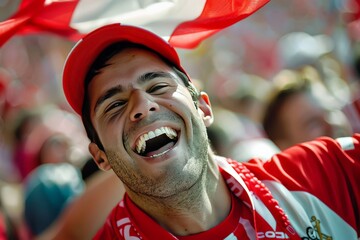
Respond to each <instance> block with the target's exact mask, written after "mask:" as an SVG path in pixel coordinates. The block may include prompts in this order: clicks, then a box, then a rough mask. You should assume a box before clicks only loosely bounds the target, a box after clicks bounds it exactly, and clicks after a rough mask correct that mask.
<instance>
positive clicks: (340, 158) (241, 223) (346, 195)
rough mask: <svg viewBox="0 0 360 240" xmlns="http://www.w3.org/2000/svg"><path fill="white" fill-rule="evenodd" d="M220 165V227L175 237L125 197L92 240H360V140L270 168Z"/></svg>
mask: <svg viewBox="0 0 360 240" xmlns="http://www.w3.org/2000/svg"><path fill="white" fill-rule="evenodd" d="M259 151H261V149H259ZM218 165H219V169H220V172H221V174H222V176H223V177H224V179H225V180H226V182H227V184H228V187H229V189H230V190H231V192H232V193H233V197H232V208H231V211H230V214H229V215H228V217H227V218H226V219H225V220H224V221H223V222H222V223H220V224H219V225H218V226H215V227H214V228H212V229H210V230H208V231H206V232H202V233H199V234H194V235H191V236H186V237H179V236H174V235H172V234H171V233H169V232H167V231H166V230H165V229H164V228H162V227H161V226H160V225H159V224H158V223H156V222H155V221H154V220H153V219H152V218H150V217H149V216H148V215H146V214H145V213H144V212H143V211H142V210H140V209H139V208H138V207H137V206H136V205H135V204H134V203H133V202H132V201H131V199H130V198H129V197H128V196H127V195H125V197H124V199H123V200H122V201H121V202H120V203H119V204H118V205H117V206H116V207H115V208H114V209H113V211H112V212H111V214H110V215H109V217H108V219H107V221H106V223H105V224H104V226H103V227H102V228H101V229H100V230H99V231H98V233H97V234H96V236H95V237H94V239H126V240H130V239H131V240H136V239H181V240H193V239H226V240H232V239H234V240H235V239H302V240H310V239H319V240H320V239H334V240H335V239H346V240H358V239H359V236H360V189H359V183H360V134H356V135H354V136H353V137H347V138H340V139H337V140H333V139H330V138H319V139H317V140H316V141H312V142H308V143H304V144H300V145H297V146H294V147H292V148H289V149H288V150H285V151H284V152H282V153H280V154H277V155H275V156H274V157H273V158H272V159H270V160H269V161H262V160H258V159H252V160H250V161H249V162H246V163H239V162H236V161H234V160H230V159H227V160H220V161H219V162H218Z"/></svg>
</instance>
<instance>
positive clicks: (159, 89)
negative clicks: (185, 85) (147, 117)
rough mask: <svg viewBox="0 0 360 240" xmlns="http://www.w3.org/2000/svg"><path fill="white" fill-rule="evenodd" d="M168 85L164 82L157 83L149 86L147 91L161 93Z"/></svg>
mask: <svg viewBox="0 0 360 240" xmlns="http://www.w3.org/2000/svg"><path fill="white" fill-rule="evenodd" d="M168 86H169V85H168V84H166V83H159V84H156V85H154V86H152V87H151V88H149V89H148V90H147V92H148V93H152V94H162V93H165V92H166V87H168Z"/></svg>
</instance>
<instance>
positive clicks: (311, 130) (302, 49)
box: [0, 0, 360, 239]
mask: <svg viewBox="0 0 360 240" xmlns="http://www.w3.org/2000/svg"><path fill="white" fill-rule="evenodd" d="M348 2H350V1H340V0H339V1H336V0H332V1H325V0H324V1H320V0H316V1H314V0H306V1H292V2H289V1H287V0H279V1H273V2H270V3H269V4H268V5H267V6H266V7H265V8H263V9H262V10H261V11H259V12H258V13H257V14H255V15H253V16H251V17H250V18H248V19H246V20H244V21H242V22H240V23H237V24H235V25H234V26H232V27H230V28H228V29H225V30H223V31H222V32H221V33H219V34H217V35H215V36H214V37H212V38H210V39H208V40H206V41H205V42H204V43H202V44H201V45H200V46H199V47H198V48H197V49H193V50H181V49H179V52H180V55H181V57H182V62H183V65H184V68H185V69H188V71H189V75H190V76H192V77H193V78H194V81H195V83H196V85H197V86H198V88H200V89H201V90H204V91H206V92H208V93H209V95H210V97H211V99H212V106H213V109H214V112H215V123H214V124H213V126H211V127H210V128H209V129H208V134H209V139H210V142H211V145H212V146H213V148H214V150H215V152H216V153H218V154H219V155H224V156H228V157H231V158H233V159H237V160H238V161H247V160H248V159H250V158H252V157H259V158H262V159H264V160H265V159H267V158H269V157H270V156H271V155H273V154H275V153H277V152H279V151H281V150H284V149H286V148H288V147H289V146H292V145H294V144H297V143H300V142H304V141H309V140H312V139H314V138H317V137H319V136H330V137H334V138H336V137H341V136H348V135H351V134H352V133H354V132H359V131H360V126H359V125H360V121H359V119H360V100H359V99H360V86H359V84H360V82H359V81H360V47H359V46H360V45H359V44H358V39H356V38H355V37H354V34H353V33H351V32H349V29H348V28H347V24H348V22H347V21H346V19H345V17H344V16H345V15H346V13H347V8H346V3H348ZM73 44H74V43H72V42H69V41H67V40H65V39H60V38H58V37H56V36H49V35H41V36H17V37H14V38H12V39H11V40H10V41H9V42H8V43H6V44H5V46H4V47H3V48H2V49H0V131H1V134H0V216H2V217H1V218H0V226H1V225H3V226H5V227H6V229H7V232H6V233H1V232H0V234H7V235H8V239H32V238H33V237H34V236H39V235H41V234H42V233H43V232H44V231H46V229H48V228H49V227H50V226H51V225H52V224H54V222H56V220H57V218H58V217H59V216H60V215H61V214H62V213H63V211H64V209H65V208H66V207H67V206H68V205H69V204H71V202H72V201H73V199H75V198H76V197H77V196H79V195H81V194H83V193H84V191H85V189H86V187H87V183H88V180H89V179H90V177H91V176H92V175H93V173H94V172H96V171H97V168H96V167H95V166H94V164H92V161H91V159H90V155H89V154H88V151H87V145H88V139H87V137H86V134H85V132H84V129H83V127H82V123H81V119H80V118H79V116H77V115H75V114H74V113H73V112H72V111H71V110H70V108H69V106H68V105H67V103H66V101H65V99H64V96H63V93H62V87H61V72H62V66H63V63H64V61H65V58H66V55H67V53H68V52H69V51H70V49H71V47H72V46H73ZM0 229H1V228H0ZM1 237H2V236H0V239H2V238H1ZM4 239H6V238H4Z"/></svg>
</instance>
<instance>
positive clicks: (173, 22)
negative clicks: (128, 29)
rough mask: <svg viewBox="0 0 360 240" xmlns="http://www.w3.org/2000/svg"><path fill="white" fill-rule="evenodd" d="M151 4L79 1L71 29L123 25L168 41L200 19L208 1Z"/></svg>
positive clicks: (180, 0)
mask: <svg viewBox="0 0 360 240" xmlns="http://www.w3.org/2000/svg"><path fill="white" fill-rule="evenodd" d="M145 2H146V3H145ZM148 2H149V1H140V0H139V1H134V0H123V1H117V0H108V1H96V0H80V2H79V3H78V5H77V7H76V9H75V11H74V14H73V16H72V19H71V23H70V25H71V26H72V27H73V28H75V29H77V30H79V32H81V33H86V32H89V31H92V30H94V29H96V28H97V27H100V26H103V25H104V24H109V23H116V22H121V23H123V24H130V25H136V26H141V27H144V28H146V29H148V30H150V31H153V32H156V33H157V34H159V35H160V36H163V37H169V36H171V34H172V33H173V31H174V30H175V28H176V27H177V26H178V25H179V24H180V23H183V22H184V21H189V20H193V19H196V18H197V17H199V16H200V15H201V13H202V11H203V9H204V6H205V3H206V0H197V1H193V0H177V1H176V0H173V1H170V0H167V1H161V0H158V1H152V2H151V3H148ZM89 6H91V7H89ZM108 6H111V8H109V7H108Z"/></svg>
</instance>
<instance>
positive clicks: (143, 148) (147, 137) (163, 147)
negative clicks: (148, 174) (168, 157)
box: [135, 127, 178, 157]
mask: <svg viewBox="0 0 360 240" xmlns="http://www.w3.org/2000/svg"><path fill="white" fill-rule="evenodd" d="M177 140H178V133H177V132H176V131H175V130H174V129H172V128H170V127H161V128H158V129H156V130H154V131H150V132H148V133H145V134H143V135H142V136H140V138H139V139H138V140H137V142H136V145H135V150H136V152H137V153H138V154H139V155H141V156H144V157H158V156H161V155H163V154H165V153H166V152H168V151H169V150H170V149H171V148H172V147H173V146H174V145H175V144H176V142H177Z"/></svg>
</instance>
